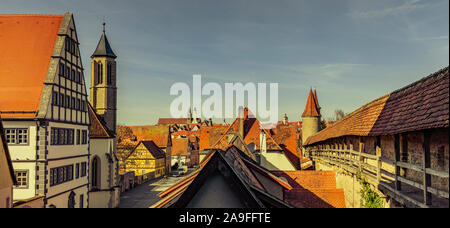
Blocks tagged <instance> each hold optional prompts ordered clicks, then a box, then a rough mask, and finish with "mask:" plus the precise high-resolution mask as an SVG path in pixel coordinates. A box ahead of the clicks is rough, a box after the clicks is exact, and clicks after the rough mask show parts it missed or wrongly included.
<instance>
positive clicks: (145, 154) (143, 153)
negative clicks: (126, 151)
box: [127, 143, 155, 160]
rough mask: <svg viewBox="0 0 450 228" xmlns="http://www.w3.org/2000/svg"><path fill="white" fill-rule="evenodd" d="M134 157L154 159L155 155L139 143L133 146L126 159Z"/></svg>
mask: <svg viewBox="0 0 450 228" xmlns="http://www.w3.org/2000/svg"><path fill="white" fill-rule="evenodd" d="M134 159H155V156H153V155H152V153H150V151H149V150H148V149H147V147H145V146H144V144H143V143H139V145H138V146H136V148H134V150H133V152H131V154H130V155H129V156H128V158H127V160H134Z"/></svg>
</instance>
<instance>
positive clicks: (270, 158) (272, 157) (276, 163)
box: [261, 151, 296, 170]
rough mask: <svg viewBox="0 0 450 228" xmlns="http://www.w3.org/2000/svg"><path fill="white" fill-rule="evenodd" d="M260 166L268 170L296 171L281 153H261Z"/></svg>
mask: <svg viewBox="0 0 450 228" xmlns="http://www.w3.org/2000/svg"><path fill="white" fill-rule="evenodd" d="M261 166H263V167H264V168H266V169H268V170H296V169H295V167H294V166H293V165H292V164H291V162H290V161H289V160H288V158H287V157H286V155H284V153H283V152H278V151H277V152H275V151H272V152H271V151H269V152H262V153H261Z"/></svg>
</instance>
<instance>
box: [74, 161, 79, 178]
mask: <svg viewBox="0 0 450 228" xmlns="http://www.w3.org/2000/svg"><path fill="white" fill-rule="evenodd" d="M79 177H80V163H77V169H76V172H75V178H77V179H78V178H79Z"/></svg>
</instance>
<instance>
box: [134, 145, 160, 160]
mask: <svg viewBox="0 0 450 228" xmlns="http://www.w3.org/2000/svg"><path fill="white" fill-rule="evenodd" d="M140 143H142V144H143V145H144V146H145V148H147V150H148V151H149V152H150V153H151V154H152V155H153V157H155V158H165V157H166V154H165V153H164V151H162V150H161V149H159V147H158V146H157V145H156V144H155V142H153V141H141V142H140ZM138 146H139V144H138ZM136 147H137V146H136ZM133 151H134V150H133ZM130 155H131V154H130Z"/></svg>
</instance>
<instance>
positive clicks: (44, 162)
mask: <svg viewBox="0 0 450 228" xmlns="http://www.w3.org/2000/svg"><path fill="white" fill-rule="evenodd" d="M0 49H1V52H0V114H1V115H2V118H3V120H4V122H3V124H4V130H5V136H6V143H7V144H8V147H9V149H10V153H11V159H12V162H13V166H14V171H15V175H16V176H17V177H18V178H19V179H20V180H21V181H20V182H19V183H18V185H16V186H15V187H14V200H22V199H27V198H31V197H35V196H43V197H44V206H45V207H80V208H84V207H88V202H89V200H88V190H89V177H88V175H89V170H88V169H89V168H88V167H89V165H88V164H89V141H88V135H89V114H88V106H87V93H86V86H85V78H84V74H83V65H82V61H81V54H80V48H79V40H78V36H77V30H76V26H75V21H74V18H73V15H72V13H65V14H64V15H0Z"/></svg>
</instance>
